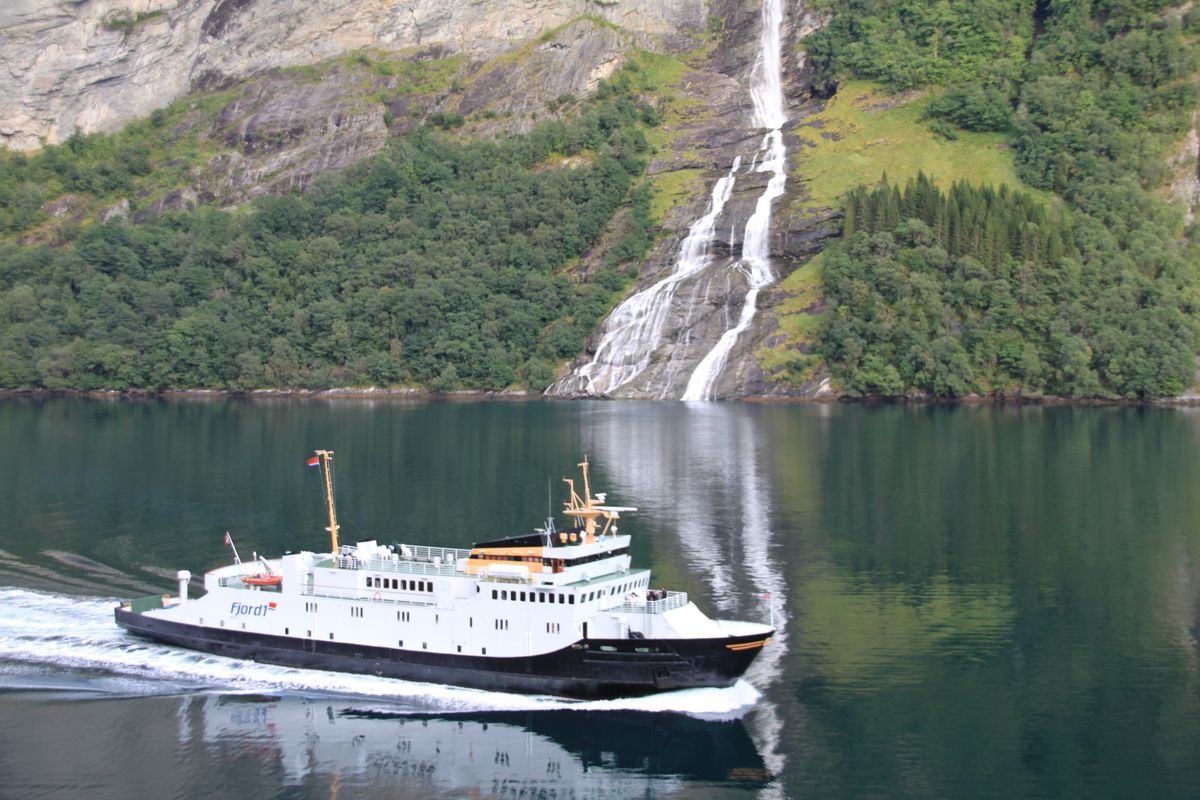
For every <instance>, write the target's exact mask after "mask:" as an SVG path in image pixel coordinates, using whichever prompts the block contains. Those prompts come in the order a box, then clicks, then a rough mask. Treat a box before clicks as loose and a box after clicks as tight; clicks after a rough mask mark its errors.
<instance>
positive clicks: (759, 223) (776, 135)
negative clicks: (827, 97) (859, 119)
mask: <svg viewBox="0 0 1200 800" xmlns="http://www.w3.org/2000/svg"><path fill="white" fill-rule="evenodd" d="M782 25H783V0H764V2H763V9H762V34H761V39H760V42H761V48H760V49H759V56H758V60H757V61H756V62H755V64H754V70H753V73H752V76H751V77H752V83H751V87H750V99H751V101H752V102H753V103H754V122H755V124H756V125H757V126H758V127H760V128H769V129H770V132H769V133H767V135H766V136H764V137H763V140H762V144H761V145H760V147H759V151H758V152H759V155H761V159H758V161H757V163H758V166H757V168H756V169H757V171H758V172H769V173H770V174H771V178H770V180H768V181H767V188H766V190H764V191H763V193H762V195H761V196H760V197H759V198H758V202H757V203H756V204H755V207H754V213H753V214H752V215H751V216H750V219H749V220H747V221H746V233H745V236H744V237H743V238H742V258H741V261H739V262H738V264H737V265H736V269H738V270H739V271H741V272H742V273H743V274H745V276H746V281H747V283H748V284H749V287H750V288H749V290H748V291H747V292H746V299H745V301H744V303H743V305H742V313H741V314H740V315H739V318H738V322H737V325H735V326H734V327H732V328H730V329H729V330H727V331H725V333H724V334H723V335H722V336H721V338H720V339H719V340H718V341H717V344H716V346H715V347H713V349H712V350H710V351H709V352H708V353H707V354H706V355H705V356H704V358H702V359H701V360H700V363H699V364H698V365H697V366H696V369H695V371H694V372H692V376H691V378H689V379H688V384H687V388H686V389H684V392H683V397H682V398H681V399H683V400H711V399H712V398H713V390H714V388H715V386H716V382H717V378H719V377H720V375H721V370H723V369H724V367H725V362H726V361H728V360H729V353H730V351H732V350H733V346H734V344H735V343H736V342H737V339H738V336H740V335H741V334H742V332H743V331H744V330H746V329H747V328H748V327H750V323H751V322H752V321H753V319H754V315H755V314H756V313H757V311H758V293H759V291H761V290H762V289H763V287H765V286H768V285H769V284H771V283H772V282H773V281H774V280H775V275H774V273H773V272H772V271H771V261H770V256H771V252H770V233H771V206H772V205H773V204H774V202H775V199H776V198H777V197H779V196H780V195H782V194H783V189H784V184H786V183H787V147H786V145H785V144H784V141H783V131H782V128H783V125H784V123H785V122H787V115H786V114H785V113H784V110H783V74H782V62H781V50H780V48H781V44H780V28H781V27H782ZM756 158H757V157H756Z"/></svg>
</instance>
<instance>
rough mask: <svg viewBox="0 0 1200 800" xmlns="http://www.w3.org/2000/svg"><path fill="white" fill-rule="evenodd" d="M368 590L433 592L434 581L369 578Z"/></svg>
mask: <svg viewBox="0 0 1200 800" xmlns="http://www.w3.org/2000/svg"><path fill="white" fill-rule="evenodd" d="M367 588H368V589H399V590H400V591H402V592H432V591H433V581H410V580H408V579H407V578H374V577H368V578H367Z"/></svg>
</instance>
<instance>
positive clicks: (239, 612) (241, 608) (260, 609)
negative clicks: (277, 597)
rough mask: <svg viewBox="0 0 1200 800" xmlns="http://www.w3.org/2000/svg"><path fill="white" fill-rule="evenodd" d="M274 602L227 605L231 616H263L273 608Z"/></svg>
mask: <svg viewBox="0 0 1200 800" xmlns="http://www.w3.org/2000/svg"><path fill="white" fill-rule="evenodd" d="M275 606H276V604H275V603H259V604H258V605H256V606H251V605H247V604H246V603H237V602H235V603H233V605H231V606H230V607H229V616H231V617H265V616H266V615H267V613H268V612H271V611H274V610H275Z"/></svg>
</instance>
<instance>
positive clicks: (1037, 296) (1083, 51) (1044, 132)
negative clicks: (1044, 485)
mask: <svg viewBox="0 0 1200 800" xmlns="http://www.w3.org/2000/svg"><path fill="white" fill-rule="evenodd" d="M825 5H826V6H827V8H828V10H829V11H830V12H831V13H832V18H831V22H830V24H829V25H828V26H827V27H826V28H825V29H823V30H821V31H818V32H816V33H814V34H813V35H812V36H810V37H809V38H808V39H807V40H806V42H805V47H806V48H807V50H808V52H809V56H810V58H811V59H812V60H813V63H814V64H815V65H816V69H817V77H816V85H817V87H818V88H820V89H822V90H824V91H828V92H832V91H834V90H835V89H836V88H837V85H838V82H839V81H840V80H843V79H845V78H848V77H858V78H869V79H872V80H875V81H878V82H881V83H882V84H884V85H885V86H887V87H889V88H890V89H891V90H893V91H902V90H922V91H926V92H929V93H930V94H932V95H933V97H934V99H933V100H931V101H930V102H929V103H928V106H927V112H926V113H927V116H928V124H929V125H930V127H931V128H932V129H933V130H934V131H935V132H936V133H938V134H939V135H941V136H943V137H946V138H950V139H953V138H955V137H957V136H959V135H960V134H959V133H958V132H959V131H963V130H966V131H995V132H1000V133H1002V134H1003V135H1004V136H1005V139H1006V141H1007V142H1008V146H1009V147H1010V148H1011V151H1012V153H1013V158H1014V159H1015V163H1016V167H1017V171H1018V174H1019V176H1020V178H1021V179H1022V180H1023V181H1024V182H1025V184H1027V185H1028V186H1029V187H1033V188H1035V189H1040V190H1048V191H1051V192H1053V193H1054V195H1052V196H1050V199H1049V200H1042V199H1040V197H1039V198H1033V197H1024V196H1022V195H1021V193H1020V192H1009V191H996V190H995V188H994V187H987V186H971V185H966V184H959V185H956V186H955V187H954V189H953V191H951V192H950V193H949V194H948V195H947V194H943V193H941V192H939V191H938V190H937V189H936V188H935V187H933V186H932V185H931V184H930V182H929V181H928V180H926V179H924V178H922V179H921V180H919V181H917V182H915V183H912V184H910V185H908V186H907V187H900V186H888V185H887V184H886V183H884V184H883V185H880V186H877V187H875V188H874V189H873V190H872V191H867V190H864V189H860V190H858V191H855V192H852V193H851V194H850V195H849V196H848V198H847V201H846V211H847V214H846V221H845V233H846V238H845V239H844V241H842V242H840V243H838V244H837V245H835V246H834V247H832V248H830V250H829V251H828V252H827V253H826V254H825V255H824V258H825V264H826V287H825V288H826V301H827V305H828V308H827V312H826V316H825V317H824V322H823V323H822V325H821V330H820V332H819V333H818V335H817V337H816V338H817V351H818V352H819V354H820V355H821V356H822V358H823V359H824V360H825V361H826V362H827V363H828V365H829V367H830V369H831V371H832V374H833V377H834V379H835V385H838V386H840V387H841V388H842V389H844V390H845V391H848V392H850V393H853V394H867V395H900V394H914V393H916V394H932V395H941V396H960V395H964V394H970V393H997V394H1022V395H1039V394H1043V393H1051V394H1057V395H1067V396H1077V397H1130V398H1137V397H1158V396H1165V395H1174V394H1179V393H1180V392H1182V391H1183V390H1184V389H1186V388H1188V387H1190V386H1191V385H1193V383H1194V382H1195V379H1194V373H1195V353H1196V347H1197V330H1198V323H1200V274H1198V268H1197V258H1196V253H1195V250H1194V249H1192V248H1190V247H1189V245H1188V242H1187V238H1186V235H1185V234H1186V232H1185V230H1184V226H1183V215H1182V213H1181V211H1180V209H1178V208H1176V207H1172V206H1170V205H1168V204H1167V202H1166V201H1165V200H1164V199H1163V197H1162V196H1161V194H1160V191H1159V190H1160V187H1162V186H1163V184H1164V183H1165V182H1166V181H1167V179H1168V178H1169V177H1170V168H1169V160H1168V154H1169V150H1170V148H1171V146H1172V145H1173V144H1174V143H1176V142H1178V141H1179V140H1181V139H1182V138H1183V137H1184V135H1185V134H1186V132H1187V130H1188V128H1189V127H1190V126H1191V125H1192V114H1193V112H1194V110H1195V108H1196V106H1197V78H1196V75H1197V68H1198V64H1197V51H1196V47H1195V40H1196V33H1197V31H1198V30H1200V11H1197V10H1186V9H1189V8H1190V6H1191V4H1190V3H1189V4H1187V5H1179V4H1174V3H1168V2H1162V1H1161V0H1092V2H1038V3H1034V2H1015V3H1013V2H1000V1H999V0H985V2H945V0H941V1H940V2H925V1H923V0H830V2H828V3H826V4H825ZM1185 10H1186V13H1185ZM933 177H935V178H936V177H937V176H936V175H935V176H933Z"/></svg>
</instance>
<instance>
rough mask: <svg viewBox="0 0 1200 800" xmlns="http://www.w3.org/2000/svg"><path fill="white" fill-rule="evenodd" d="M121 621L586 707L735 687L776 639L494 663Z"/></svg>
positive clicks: (602, 650) (361, 670)
mask: <svg viewBox="0 0 1200 800" xmlns="http://www.w3.org/2000/svg"><path fill="white" fill-rule="evenodd" d="M116 622H117V624H118V625H120V626H121V627H122V628H124V629H126V630H128V631H129V632H130V633H133V634H136V635H138V636H142V637H146V638H149V639H153V640H156V641H160V642H164V643H166V644H172V645H178V646H180V647H186V648H189V649H192V650H200V651H203V652H208V653H213V654H216V655H221V656H228V657H231V658H242V659H249V660H252V661H258V662H261V663H266V664H278V665H280V666H286V667H298V668H303V669H321V670H331V671H336V672H350V673H357V674H364V675H379V676H383V677H387V678H396V679H400V680H409V681H423V682H429V683H439V684H452V685H455V686H465V687H469V688H475V689H486V690H491V691H504V692H523V693H535V694H550V695H560V696H563V697H575V698H584V699H598V698H611V697H631V696H637V695H646V694H652V693H655V692H663V691H671V690H675V689H690V688H696V687H724V686H731V685H733V683H734V682H736V681H737V679H738V677H739V676H741V675H742V673H744V672H745V671H746V668H747V667H748V666H749V665H750V662H751V661H753V660H754V657H755V656H756V655H757V654H758V652H759V650H760V649H761V646H762V645H763V644H764V642H765V640H766V638H767V637H768V636H769V635H770V633H771V632H772V631H770V629H769V628H764V631H765V635H764V632H753V633H749V634H746V635H741V636H721V637H717V638H688V639H586V640H585V639H581V640H578V641H576V642H575V643H573V644H571V645H569V646H567V647H564V648H561V649H559V650H555V651H552V652H548V653H542V654H539V655H532V656H526V657H494V656H480V655H463V654H457V653H438V652H431V651H420V650H416V651H414V650H407V649H400V648H387V647H376V646H370V645H365V644H360V643H352V642H335V641H323V640H320V639H305V638H297V637H291V636H273V635H267V634H263V633H254V632H248V631H241V630H233V629H229V628H211V627H208V626H200V625H194V624H188V623H181V622H175V621H171V620H166V619H162V618H161V617H156V616H152V615H150V614H146V613H140V612H135V611H132V610H129V609H126V608H118V609H116ZM638 650H641V651H643V652H638ZM646 650H653V651H656V652H644V651H646Z"/></svg>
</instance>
